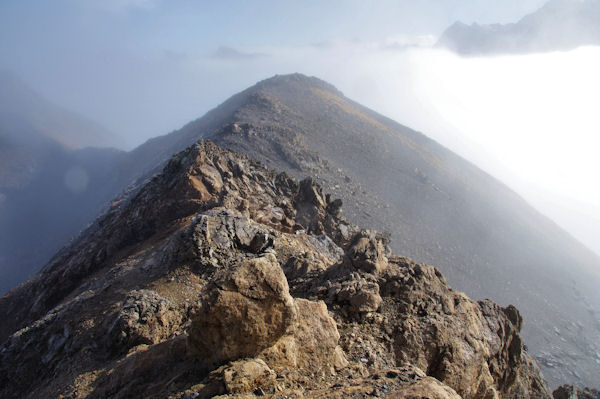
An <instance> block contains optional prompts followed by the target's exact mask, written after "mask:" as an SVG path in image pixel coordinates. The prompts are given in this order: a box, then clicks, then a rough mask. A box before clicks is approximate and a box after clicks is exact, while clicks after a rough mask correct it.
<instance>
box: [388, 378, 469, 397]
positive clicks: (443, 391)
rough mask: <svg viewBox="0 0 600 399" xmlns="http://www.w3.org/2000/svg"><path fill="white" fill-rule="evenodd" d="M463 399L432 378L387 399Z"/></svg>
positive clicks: (407, 387)
mask: <svg viewBox="0 0 600 399" xmlns="http://www.w3.org/2000/svg"><path fill="white" fill-rule="evenodd" d="M421 398H427V399H462V398H461V397H460V395H459V394H457V393H456V391H455V390H454V389H452V388H450V387H449V386H447V385H444V384H442V383H441V382H439V381H438V380H436V379H435V378H432V377H427V378H424V379H422V380H420V381H417V382H415V383H413V384H410V385H407V386H405V387H402V388H401V389H399V390H397V391H395V392H392V393H390V394H389V395H387V396H386V397H385V399H421Z"/></svg>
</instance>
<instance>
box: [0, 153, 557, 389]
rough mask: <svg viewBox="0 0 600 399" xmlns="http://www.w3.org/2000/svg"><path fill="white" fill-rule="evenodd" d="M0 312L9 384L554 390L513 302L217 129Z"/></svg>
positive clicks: (3, 373)
mask: <svg viewBox="0 0 600 399" xmlns="http://www.w3.org/2000/svg"><path fill="white" fill-rule="evenodd" d="M0 315H1V317H2V320H3V323H2V326H1V330H0V340H1V341H2V342H3V344H2V346H1V347H0V396H2V397H6V398H12V397H28V398H34V397H36V398H37V397H63V398H83V397H89V398H104V397H115V398H125V397H156V398H159V397H160V398H166V397H169V398H200V397H213V396H217V395H223V396H222V397H240V398H241V397H249V396H254V395H259V396H269V397H276V398H300V397H321V398H325V397H327V398H331V397H339V398H342V397H344V398H345V397H368V396H372V397H388V398H413V397H432V398H434V397H435V398H459V397H463V398H481V399H488V398H518V397H536V398H549V397H550V394H549V391H548V389H547V388H546V385H545V383H544V381H543V379H542V376H541V374H540V372H539V369H538V368H537V365H536V363H535V361H534V360H533V359H532V358H531V356H530V355H529V354H528V353H527V351H526V349H525V346H524V345H523V342H522V339H521V336H520V333H519V331H520V329H521V327H522V324H523V320H522V318H521V316H520V314H519V312H518V310H517V309H516V308H514V307H513V306H509V307H506V308H502V307H500V306H498V305H496V304H494V303H492V302H490V301H480V302H474V301H472V300H470V299H469V298H468V297H467V296H466V295H465V294H463V293H460V292H457V291H454V290H452V289H451V288H450V287H449V286H448V284H447V283H446V281H445V279H444V277H443V276H442V275H441V273H440V272H439V271H438V270H437V269H435V268H434V267H431V266H427V265H424V264H417V263H415V262H413V261H411V260H410V259H408V258H404V257H401V256H397V255H393V254H392V252H391V250H390V248H389V238H388V236H387V235H385V234H382V233H378V232H375V231H370V230H361V229H359V228H358V227H356V226H354V225H352V224H351V223H349V222H348V221H347V220H346V219H344V218H343V217H342V203H341V201H339V200H333V199H332V198H331V197H330V196H329V195H326V194H324V193H323V190H322V189H321V188H320V186H319V185H318V184H316V183H315V181H313V180H312V179H306V180H303V181H301V182H298V181H296V180H294V179H292V178H290V177H288V176H287V175H286V174H277V173H275V172H272V171H269V170H267V169H265V168H264V167H263V166H262V165H261V164H260V163H258V162H256V161H253V160H251V159H249V158H246V157H245V156H242V155H239V154H237V153H234V152H231V151H227V150H223V149H220V148H218V147H216V146H215V145H213V144H210V143H204V142H201V143H198V144H196V145H194V146H192V147H190V148H188V149H187V150H185V151H183V152H181V153H179V154H177V155H176V156H174V157H173V158H172V159H171V161H170V162H169V163H168V165H167V166H166V167H165V169H164V171H163V172H162V173H161V174H160V175H157V176H156V177H155V178H154V179H152V180H151V181H150V182H149V183H148V184H146V185H145V186H144V187H143V188H141V189H140V190H139V192H137V194H135V195H134V196H132V197H130V198H127V199H124V200H123V201H121V202H119V203H115V204H114V205H113V208H112V209H111V210H110V211H109V212H108V213H107V214H106V215H104V216H103V217H101V218H99V219H98V220H97V221H96V223H95V224H94V225H93V226H91V227H90V228H89V229H88V230H87V231H86V232H85V233H84V234H83V235H82V236H81V237H80V238H79V239H78V240H76V241H75V242H74V243H73V244H72V245H71V246H69V247H67V248H65V249H64V250H63V251H61V252H60V253H59V254H58V255H57V256H56V257H55V258H54V260H53V261H52V262H51V263H50V264H49V265H48V266H47V267H46V268H45V269H44V270H43V271H42V272H41V273H40V274H39V275H38V276H36V277H35V278H34V279H32V280H31V281H29V282H28V283H26V284H25V285H23V286H21V287H19V288H17V289H16V290H13V291H12V292H11V293H9V294H8V295H6V296H5V297H3V298H2V299H1V300H0Z"/></svg>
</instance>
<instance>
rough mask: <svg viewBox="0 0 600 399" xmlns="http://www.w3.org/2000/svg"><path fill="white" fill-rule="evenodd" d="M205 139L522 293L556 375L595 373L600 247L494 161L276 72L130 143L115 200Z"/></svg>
mask: <svg viewBox="0 0 600 399" xmlns="http://www.w3.org/2000/svg"><path fill="white" fill-rule="evenodd" d="M200 139H210V140H213V141H214V142H215V143H217V144H218V145H220V146H223V147H225V148H229V149H233V150H236V151H238V152H241V153H244V154H247V155H249V156H251V157H253V158H256V159H259V160H261V161H262V162H263V163H264V164H265V165H267V166H268V167H270V168H273V169H276V170H279V171H285V172H287V173H289V174H290V175H293V176H295V177H297V178H304V177H306V176H312V177H313V178H314V179H315V180H316V181H318V182H319V183H320V184H321V185H322V186H323V187H324V188H325V189H326V190H327V191H329V192H331V193H332V195H333V196H334V197H339V198H341V199H343V201H344V212H345V215H346V217H347V218H348V219H349V220H350V221H351V222H353V223H355V224H357V225H361V226H364V227H367V228H376V229H377V230H380V231H387V232H389V233H391V236H392V242H391V246H392V248H393V249H394V251H396V252H397V253H401V254H403V255H406V256H409V257H411V258H413V259H416V260H417V261H419V262H424V263H428V264H435V265H437V266H438V267H439V268H440V269H441V270H442V272H444V274H445V275H446V277H447V278H448V279H449V281H450V283H451V284H452V285H453V286H454V287H456V288H458V289H459V290H465V291H467V293H468V294H470V295H471V296H473V297H475V298H483V297H492V299H495V300H497V301H499V302H501V303H502V304H504V305H507V304H509V303H515V302H516V304H517V306H518V307H519V308H520V309H521V311H522V312H523V314H524V315H525V319H526V320H528V323H526V324H525V329H524V331H523V335H524V337H525V340H526V341H527V342H528V345H529V347H530V348H531V353H532V354H533V355H534V356H535V357H536V359H537V360H538V361H539V362H540V365H541V367H542V369H543V372H544V373H545V375H546V376H547V378H548V379H549V381H550V383H551V384H552V385H554V386H557V385H559V384H562V383H565V382H569V381H572V382H575V383H579V384H581V383H583V384H585V385H591V384H592V383H593V382H594V378H595V377H594V376H595V374H594V372H595V370H597V368H598V365H597V364H596V359H595V356H596V355H595V353H596V352H597V351H598V350H599V349H598V345H599V343H598V342H597V340H594V338H593V332H594V331H596V330H598V331H600V330H599V329H600V322H599V321H598V320H600V318H599V317H598V314H597V311H596V310H595V309H598V305H597V303H598V302H599V299H598V298H597V293H596V290H595V288H594V287H595V283H596V282H597V281H598V276H597V275H594V274H592V273H590V272H589V270H596V269H594V267H597V265H598V258H597V257H596V256H595V255H593V254H592V253H591V252H589V251H587V250H586V249H585V248H584V247H583V246H582V245H580V244H578V243H577V242H575V241H574V240H572V239H571V238H569V236H568V235H567V234H566V233H565V232H564V231H562V230H560V229H558V228H557V227H556V225H555V224H553V223H552V222H550V221H549V220H548V219H547V218H544V217H542V216H541V215H540V214H539V213H538V212H536V211H535V210H533V209H532V208H531V207H530V206H529V205H528V204H526V203H525V202H524V201H523V200H522V199H521V198H520V197H518V196H517V195H516V194H515V193H514V192H512V191H511V190H509V189H507V188H506V187H505V186H504V185H503V184H501V183H500V182H498V181H496V180H495V179H493V178H491V177H490V176H489V175H487V174H486V173H485V172H483V171H481V170H479V169H477V168H475V167H474V166H473V165H472V164H470V163H468V162H467V161H465V160H463V159H462V158H460V157H459V156H457V155H455V154H453V153H451V152H450V151H448V150H446V149H445V148H443V147H442V146H441V145H439V144H437V143H436V142H434V141H433V140H431V139H429V138H427V137H426V136H424V135H422V134H420V133H418V132H415V131H413V130H411V129H409V128H407V127H404V126H402V125H400V124H398V123H396V122H393V121H391V120H390V119H388V118H385V117H383V116H381V115H378V114H376V113H375V112H373V111H370V110H368V109H366V108H365V107H362V106H360V105H359V104H357V103H355V102H353V101H352V100H349V99H347V98H345V97H343V95H342V94H341V92H339V91H337V90H336V89H332V86H331V85H329V84H327V83H325V82H323V81H321V80H318V79H316V78H308V77H305V76H303V75H299V74H294V75H283V76H276V77H274V78H271V79H266V80H264V81H262V82H260V83H258V84H257V85H255V86H253V87H251V88H248V89H246V90H244V91H243V92H241V93H238V94H236V95H234V96H233V97H231V98H230V99H229V100H227V101H225V102H224V103H223V104H221V105H220V106H219V107H216V108H215V109H213V110H212V111H210V112H209V113H207V114H206V116H205V117H203V118H199V119H197V120H195V121H193V122H190V123H189V124H187V125H186V126H184V127H183V128H182V129H180V130H179V131H176V132H174V133H171V134H169V135H165V136H161V137H159V138H155V139H152V140H149V141H148V142H147V143H145V144H144V145H142V146H140V147H138V148H137V149H135V150H134V151H132V152H130V153H129V154H128V155H127V157H124V158H123V159H121V160H120V161H119V162H118V165H117V166H115V169H114V170H115V171H117V172H118V173H117V176H118V179H119V182H118V184H116V186H117V187H127V186H128V185H129V184H130V183H131V182H132V181H134V180H135V181H136V183H134V184H133V185H131V186H130V187H129V194H126V195H125V196H121V197H120V198H119V199H118V200H117V201H115V203H118V201H121V200H126V199H127V198H129V197H130V196H131V195H135V194H136V193H137V192H138V190H139V189H140V188H141V187H142V186H143V184H144V182H147V181H150V180H151V178H152V176H153V175H154V174H155V173H157V172H158V171H159V170H160V169H161V167H162V166H163V165H166V164H167V163H168V161H169V160H170V159H171V156H172V154H173V153H176V152H177V151H179V150H182V149H183V148H186V147H187V145H189V144H190V143H193V142H195V141H197V140H200ZM115 194H116V193H115ZM108 209H109V210H108V211H109V212H110V209H111V208H110V207H109V208H108ZM566 267H568V268H569V274H570V275H571V279H572V281H569V282H565V273H566V272H565V268H566ZM586 270H588V271H586ZM575 322H578V323H579V325H577V324H575ZM555 328H556V330H555ZM563 340H564V341H563ZM565 353H569V354H571V356H572V357H568V356H565V355H564V354H565ZM598 353H600V352H598ZM573 372H575V373H576V374H573Z"/></svg>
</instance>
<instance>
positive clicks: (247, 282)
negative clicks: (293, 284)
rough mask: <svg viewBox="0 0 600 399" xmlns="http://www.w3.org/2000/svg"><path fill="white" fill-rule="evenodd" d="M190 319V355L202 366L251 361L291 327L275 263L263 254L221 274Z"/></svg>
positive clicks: (292, 309)
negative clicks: (248, 359)
mask: <svg viewBox="0 0 600 399" xmlns="http://www.w3.org/2000/svg"><path fill="white" fill-rule="evenodd" d="M214 281H215V282H214V283H213V284H211V285H210V287H209V288H208V289H207V291H206V292H205V293H204V294H203V295H202V296H201V299H200V303H199V304H198V307H197V308H196V309H195V313H194V315H193V316H192V327H191V329H190V331H189V337H188V347H189V351H190V354H191V355H192V356H194V357H197V358H199V359H201V360H202V361H203V362H205V363H206V364H208V365H218V364H222V363H224V362H226V361H229V360H236V359H240V358H243V357H253V356H255V355H257V354H258V353H260V352H261V351H262V350H264V349H266V348H268V347H269V346H272V345H273V344H274V343H275V342H277V340H278V339H279V338H281V337H282V336H283V335H285V334H286V333H287V332H288V331H289V330H291V329H292V328H293V327H294V326H295V325H296V323H297V319H298V312H297V309H296V305H295V304H294V300H293V299H292V297H291V296H290V294H289V288H288V283H287V280H286V279H285V275H284V274H283V271H282V270H281V267H280V266H279V263H278V262H277V259H276V258H275V257H274V256H273V255H271V254H267V255H266V256H264V257H261V258H256V259H252V260H249V261H245V262H242V263H240V264H237V265H235V266H233V267H232V268H231V269H229V270H222V271H220V272H218V274H217V275H216V276H215V280H214Z"/></svg>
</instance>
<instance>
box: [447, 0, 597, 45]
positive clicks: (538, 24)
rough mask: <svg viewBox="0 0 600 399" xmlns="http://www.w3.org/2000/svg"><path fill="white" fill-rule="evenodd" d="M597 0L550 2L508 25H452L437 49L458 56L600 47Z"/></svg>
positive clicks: (460, 23)
mask: <svg viewBox="0 0 600 399" xmlns="http://www.w3.org/2000/svg"><path fill="white" fill-rule="evenodd" d="M599 20H600V1H599V0H550V1H548V2H547V3H546V4H544V5H543V6H542V7H541V8H539V9H538V10H537V11H535V12H533V13H531V14H528V15H526V16H524V17H523V18H522V19H521V20H519V21H518V22H515V23H509V24H489V25H480V24H477V23H474V24H471V25H466V24H464V23H462V22H455V23H454V24H452V25H451V26H450V27H449V28H448V29H446V31H444V33H443V34H442V36H441V37H440V39H439V41H438V44H437V45H438V46H440V47H446V48H448V49H450V50H453V51H456V52H458V53H461V54H471V55H483V54H494V53H529V52H545V51H556V50H570V49H573V48H576V47H579V46H584V45H600V24H598V21H599Z"/></svg>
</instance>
